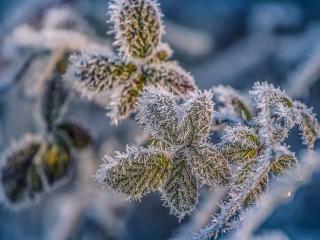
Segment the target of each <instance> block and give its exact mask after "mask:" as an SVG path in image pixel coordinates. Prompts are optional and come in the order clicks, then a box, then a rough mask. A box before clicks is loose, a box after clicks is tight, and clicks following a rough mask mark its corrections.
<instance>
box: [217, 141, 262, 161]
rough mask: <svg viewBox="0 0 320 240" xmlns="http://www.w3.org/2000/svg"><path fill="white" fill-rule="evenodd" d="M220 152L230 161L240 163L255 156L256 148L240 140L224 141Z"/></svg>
mask: <svg viewBox="0 0 320 240" xmlns="http://www.w3.org/2000/svg"><path fill="white" fill-rule="evenodd" d="M221 152H222V154H223V156H224V157H225V158H227V159H228V160H229V161H230V162H231V163H234V164H241V163H245V162H246V161H248V160H250V159H253V158H254V157H256V156H257V154H258V150H257V148H256V146H254V145H243V144H241V143H240V142H236V143H225V144H223V145H222V147H221Z"/></svg>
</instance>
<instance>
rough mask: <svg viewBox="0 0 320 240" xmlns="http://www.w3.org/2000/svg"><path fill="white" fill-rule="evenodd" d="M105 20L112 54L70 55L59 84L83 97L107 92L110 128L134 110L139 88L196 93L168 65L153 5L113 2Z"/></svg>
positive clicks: (144, 0)
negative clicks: (111, 36) (109, 27)
mask: <svg viewBox="0 0 320 240" xmlns="http://www.w3.org/2000/svg"><path fill="white" fill-rule="evenodd" d="M109 15H110V22H111V24H112V25H113V28H112V31H111V33H114V35H115V41H114V46H115V47H116V49H117V54H109V53H107V54H105V53H103V52H101V51H98V52H92V51H88V52H83V53H81V54H75V55H73V56H72V57H71V58H70V66H69V70H68V71H67V73H66V75H65V79H66V81H68V82H69V83H70V84H71V86H73V87H74V88H75V89H76V90H77V91H78V92H80V93H81V94H82V95H84V96H86V97H89V98H92V97H93V96H96V95H98V94H105V93H107V94H108V93H110V95H111V98H112V99H111V102H110V104H109V105H108V108H109V109H110V112H109V113H108V115H109V116H110V117H111V120H112V122H113V123H117V122H118V121H119V120H122V119H125V118H127V117H128V116H129V115H130V114H131V113H132V112H134V111H135V109H136V104H137V101H138V98H139V96H140V95H141V92H142V91H143V89H144V87H145V86H150V85H161V86H165V87H167V88H168V89H170V90H171V91H172V92H174V93H175V94H177V95H179V96H183V95H186V94H187V93H188V92H189V91H193V90H195V89H196V86H195V84H194V81H193V78H192V76H191V75H190V74H189V73H187V72H186V71H185V70H183V69H182V68H181V67H180V66H179V65H178V64H177V63H176V62H173V61H169V58H170V57H171V55H172V50H171V49H170V47H169V45H168V44H167V43H164V42H162V36H163V34H164V32H165V31H164V26H163V24H162V20H161V17H162V14H161V12H160V9H159V6H158V3H157V1H156V0H113V1H112V3H111V4H110V7H109Z"/></svg>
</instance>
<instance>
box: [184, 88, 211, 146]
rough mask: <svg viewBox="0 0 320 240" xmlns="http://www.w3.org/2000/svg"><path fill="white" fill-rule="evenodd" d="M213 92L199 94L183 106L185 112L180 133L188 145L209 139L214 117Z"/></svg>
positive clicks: (194, 94) (192, 96)
mask: <svg viewBox="0 0 320 240" xmlns="http://www.w3.org/2000/svg"><path fill="white" fill-rule="evenodd" d="M211 98H212V94H211V92H208V91H205V92H200V91H199V92H197V93H193V94H191V96H190V99H189V100H188V101H187V102H186V103H185V104H183V108H184V109H185V111H184V112H183V118H182V121H181V123H180V124H179V133H180V134H181V135H182V137H183V139H184V141H185V142H186V143H187V144H195V143H199V142H202V141H204V140H206V139H207V138H208V135H209V132H210V127H211V123H212V117H213V102H212V99H211Z"/></svg>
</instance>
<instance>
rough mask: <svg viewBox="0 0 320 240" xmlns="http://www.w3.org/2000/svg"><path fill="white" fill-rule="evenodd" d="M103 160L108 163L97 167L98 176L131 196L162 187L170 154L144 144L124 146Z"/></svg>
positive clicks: (168, 167)
mask: <svg viewBox="0 0 320 240" xmlns="http://www.w3.org/2000/svg"><path fill="white" fill-rule="evenodd" d="M106 160H108V161H109V163H106V164H104V165H102V166H101V167H100V169H98V171H97V176H96V177H97V180H98V181H99V182H100V183H101V184H107V185H109V186H111V187H112V188H113V189H115V190H116V191H118V192H120V193H123V194H125V195H127V196H128V197H129V198H132V199H139V198H141V197H142V196H143V195H144V194H146V193H148V192H151V191H154V190H158V189H159V188H161V187H162V186H163V184H164V182H165V181H166V179H167V177H168V175H169V173H170V170H171V168H172V163H171V160H170V158H169V156H167V155H166V154H164V153H162V152H160V151H157V150H151V149H145V148H134V147H132V148H130V147H127V151H126V152H125V153H118V154H117V155H116V156H115V158H110V157H108V156H106Z"/></svg>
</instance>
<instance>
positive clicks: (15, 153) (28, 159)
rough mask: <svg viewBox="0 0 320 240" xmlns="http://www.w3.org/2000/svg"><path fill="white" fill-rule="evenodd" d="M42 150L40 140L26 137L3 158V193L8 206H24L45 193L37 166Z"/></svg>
mask: <svg viewBox="0 0 320 240" xmlns="http://www.w3.org/2000/svg"><path fill="white" fill-rule="evenodd" d="M40 148H41V141H40V138H38V137H35V136H29V135H26V136H25V137H24V138H23V139H22V140H21V141H20V142H19V143H17V144H15V145H14V146H12V147H11V148H10V149H9V150H8V151H7V152H6V153H5V154H4V156H3V157H2V161H1V172H0V177H1V191H2V194H3V197H4V200H6V201H7V203H8V204H22V203H24V202H26V201H28V200H34V199H35V198H36V197H37V196H38V195H39V194H40V193H42V192H43V191H44V186H43V183H42V179H41V176H40V173H39V171H38V169H37V166H36V164H35V158H36V157H37V154H38V152H39V151H40Z"/></svg>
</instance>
